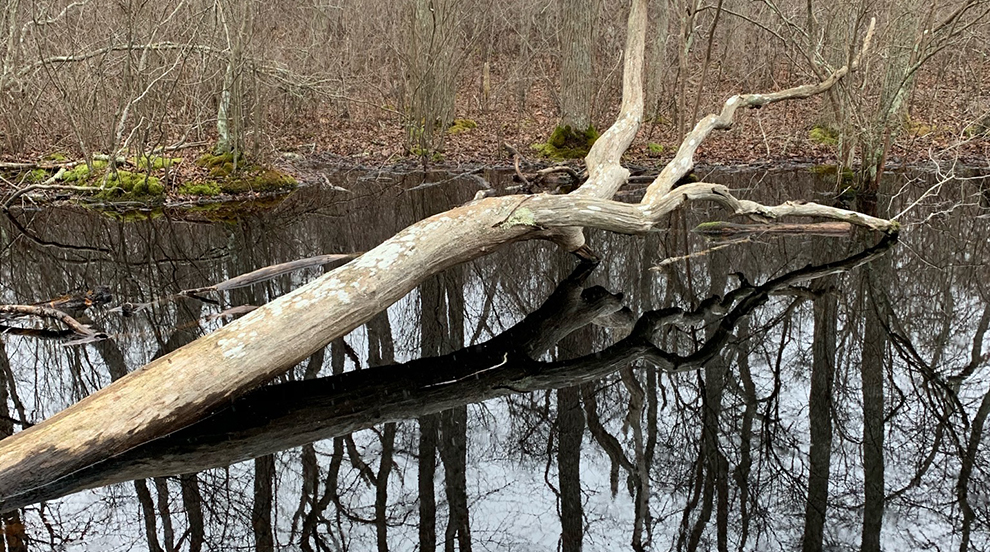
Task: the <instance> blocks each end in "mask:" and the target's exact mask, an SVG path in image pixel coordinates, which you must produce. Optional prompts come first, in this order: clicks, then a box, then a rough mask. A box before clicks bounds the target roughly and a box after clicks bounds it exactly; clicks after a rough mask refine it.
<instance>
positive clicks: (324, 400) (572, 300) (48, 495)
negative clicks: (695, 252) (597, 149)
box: [0, 239, 893, 511]
mask: <svg viewBox="0 0 990 552" xmlns="http://www.w3.org/2000/svg"><path fill="white" fill-rule="evenodd" d="M892 241H893V240H891V239H886V240H884V241H883V242H881V243H880V244H879V245H877V246H875V247H873V248H871V249H870V250H868V251H865V252H863V253H860V254H858V255H855V256H853V257H850V258H848V259H845V260H843V261H840V262H836V263H829V264H826V265H819V266H814V267H807V268H804V269H800V270H796V271H793V272H791V273H789V274H785V275H784V276H780V277H778V278H775V279H773V280H771V281H770V282H767V283H766V284H763V285H761V286H752V285H749V284H745V283H744V284H742V285H741V286H740V287H739V288H738V289H736V290H733V291H731V292H729V293H728V294H726V296H725V297H724V298H718V297H713V298H710V299H709V300H706V301H704V302H702V304H701V305H700V306H699V307H698V308H697V309H696V310H694V311H692V312H683V311H681V310H680V309H676V308H674V309H664V310H661V311H654V312H649V313H646V314H645V315H643V316H642V317H641V318H640V319H639V321H638V322H637V323H636V326H635V328H634V330H633V332H632V333H631V334H630V335H629V336H628V337H626V338H624V339H622V340H621V341H619V342H618V343H616V344H614V345H612V346H610V347H608V348H606V349H604V350H603V351H600V352H596V353H594V354H591V355H587V356H583V357H580V358H575V359H569V360H563V361H557V362H539V361H536V360H533V359H534V358H538V357H539V356H540V355H541V354H542V353H543V352H544V351H546V350H548V349H549V348H551V347H553V346H554V344H555V343H557V342H558V341H559V340H560V339H562V338H563V337H565V336H566V335H568V334H570V333H571V332H573V331H574V330H576V329H578V328H580V327H582V326H584V325H587V324H589V323H591V322H595V321H597V320H599V319H603V318H614V317H615V316H616V315H617V314H619V313H622V312H624V313H625V314H626V315H627V316H628V315H631V313H629V312H628V310H626V309H622V308H621V305H620V298H621V295H613V294H610V293H608V292H606V291H605V290H604V289H602V288H600V287H594V288H590V289H582V285H581V283H582V282H583V281H584V280H585V278H586V276H587V274H588V272H589V267H588V266H587V265H582V266H581V267H579V268H578V270H577V271H575V273H574V274H572V275H571V277H569V278H568V279H567V280H565V281H564V282H562V283H561V285H560V286H558V288H557V290H556V291H555V292H554V294H553V295H551V297H550V298H549V299H547V301H546V302H545V303H544V304H543V306H541V307H540V309H538V310H537V311H535V312H534V313H532V314H530V315H529V316H527V317H526V318H525V319H524V320H523V321H522V322H520V323H519V324H517V325H516V326H514V327H512V328H510V329H509V330H508V331H506V332H505V333H503V334H501V335H499V336H497V337H495V338H493V339H492V340H491V341H489V342H487V343H484V344H482V345H478V346H474V347H469V348H466V349H463V350H461V351H457V352H455V353H452V354H449V355H445V356H441V357H437V358H427V359H419V360H415V361H412V362H409V363H406V364H400V365H395V366H387V367H381V368H370V369H365V370H359V371H354V372H348V373H345V374H342V375H339V376H332V377H326V378H321V379H318V380H307V381H296V382H290V383H285V384H280V385H273V386H269V387H263V388H261V389H257V390H255V391H252V392H251V393H249V394H247V395H246V396H244V397H242V398H240V399H237V400H235V401H233V402H232V403H230V404H229V405H227V406H226V407H225V408H223V409H221V410H219V411H218V412H215V413H213V414H212V415H210V416H208V417H206V418H204V419H203V420H200V421H198V422H196V423H194V424H192V425H190V426H188V427H186V428H184V429H182V430H179V431H177V432H175V433H172V434H169V435H167V436H165V437H162V438H159V439H156V440H154V441H151V442H149V443H146V444H144V445H141V446H138V447H136V448H133V449H131V450H128V451H126V452H124V453H122V454H118V455H116V456H113V457H111V458H108V459H105V460H102V461H100V462H97V463H95V464H92V465H89V466H87V467H85V468H83V469H81V470H79V471H77V472H75V473H72V474H70V475H68V476H65V477H62V478H58V479H55V480H54V481H48V482H44V483H41V484H40V485H39V486H37V487H34V488H31V489H28V490H26V491H25V492H23V493H20V494H18V495H16V496H10V497H5V498H4V499H3V501H2V502H0V511H3V510H10V509H13V508H19V507H23V506H26V505H28V504H32V503H35V502H39V501H44V500H51V499H54V498H57V497H60V496H64V495H67V494H70V493H73V492H77V491H81V490H84V489H89V488H94V487H99V486H104V485H109V484H112V483H118V482H122V481H127V480H131V479H141V478H148V477H155V476H166V475H176V474H182V473H192V472H196V471H202V470H204V469H208V468H213V467H220V466H226V465H230V464H232V463H235V462H239V461H243V460H248V459H251V458H256V457H259V456H263V455H265V454H270V453H272V452H275V451H279V450H284V449H288V448H292V447H296V446H300V445H303V444H306V443H310V442H313V441H317V440H320V439H327V438H330V437H335V436H341V435H346V434H349V433H352V432H354V431H358V430H361V429H366V428H368V427H372V426H374V425H377V424H380V423H385V422H390V421H398V420H405V419H413V418H418V417H421V416H424V415H427V414H432V413H436V412H440V411H443V410H447V409H450V408H453V407H456V406H461V405H464V404H467V403H474V402H481V401H485V400H488V399H492V398H496V397H500V396H505V395H509V394H512V393H522V392H529V391H535V390H541V389H554V388H561V387H568V386H572V385H578V384H581V383H585V382H588V381H593V380H596V379H599V378H601V377H604V376H606V375H608V374H610V373H612V372H614V371H616V370H618V369H620V368H622V367H624V366H628V365H629V364H630V363H632V362H635V361H640V360H643V361H647V362H650V363H653V364H655V365H656V366H659V367H661V368H662V369H664V370H666V371H668V372H675V371H685V370H694V369H698V368H701V367H703V366H704V365H705V364H706V363H707V362H708V361H709V360H711V359H712V358H714V357H715V356H716V355H717V354H719V353H720V352H721V351H722V349H723V348H724V347H725V346H726V344H727V343H728V342H729V340H730V338H731V337H732V335H733V332H734V330H735V327H736V325H737V324H738V322H739V321H740V320H741V319H742V318H743V317H745V316H747V315H749V314H750V313H751V312H752V311H753V309H755V308H756V307H757V306H759V305H761V304H763V302H765V301H766V299H767V298H768V297H769V296H770V295H771V294H774V293H777V292H781V291H784V290H785V289H786V288H788V287H790V286H793V285H797V284H800V283H802V282H806V281H808V280H810V279H814V278H819V277H822V276H825V275H827V274H833V273H835V272H840V271H845V270H849V269H851V268H853V267H856V266H859V265H860V264H863V263H865V262H868V261H870V260H872V259H874V258H876V257H877V256H879V255H880V254H882V253H883V252H884V251H886V249H887V248H888V247H889V245H890V244H891V243H892ZM699 321H705V322H706V323H709V324H712V325H713V326H714V327H716V328H717V329H716V331H715V332H714V333H713V334H712V336H711V337H710V338H709V339H708V340H707V341H706V342H705V343H704V344H703V345H702V346H701V347H700V348H698V350H697V351H696V352H694V353H691V354H688V355H679V354H677V353H676V352H668V351H664V350H661V349H659V348H658V347H656V346H655V345H654V343H653V341H652V340H653V336H654V335H656V333H657V332H658V331H659V330H661V329H662V328H664V327H665V326H668V325H670V324H675V323H694V322H699Z"/></svg>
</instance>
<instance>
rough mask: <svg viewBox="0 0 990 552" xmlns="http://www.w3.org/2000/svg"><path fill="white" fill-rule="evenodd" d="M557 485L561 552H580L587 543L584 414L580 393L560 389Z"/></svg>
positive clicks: (578, 389)
mask: <svg viewBox="0 0 990 552" xmlns="http://www.w3.org/2000/svg"><path fill="white" fill-rule="evenodd" d="M557 427H558V431H559V437H558V441H557V442H558V444H557V483H558V485H560V542H561V551H562V552H580V551H581V549H582V546H583V543H584V507H583V504H582V496H581V438H582V436H583V435H584V411H583V410H582V409H581V390H580V388H578V387H565V388H564V389H559V390H557Z"/></svg>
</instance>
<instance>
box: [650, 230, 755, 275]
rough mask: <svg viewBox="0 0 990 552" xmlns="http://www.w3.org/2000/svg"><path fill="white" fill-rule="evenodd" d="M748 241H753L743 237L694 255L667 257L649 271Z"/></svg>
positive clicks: (696, 252)
mask: <svg viewBox="0 0 990 552" xmlns="http://www.w3.org/2000/svg"><path fill="white" fill-rule="evenodd" d="M750 241H753V238H751V237H745V238H742V239H738V240H732V241H729V242H725V243H723V244H720V245H716V246H715V247H709V248H708V249H705V250H703V251H695V252H694V253H689V254H687V255H681V256H679V257H668V258H666V259H664V260H662V261H660V262H659V263H657V264H656V265H654V266H651V267H650V270H654V271H656V270H660V269H661V268H663V267H665V266H667V265H670V264H674V263H678V262H681V261H686V260H688V259H694V258H697V257H704V256H705V255H708V254H710V253H713V252H715V251H718V250H719V249H725V248H726V247H731V246H733V245H738V244H740V243H746V242H750Z"/></svg>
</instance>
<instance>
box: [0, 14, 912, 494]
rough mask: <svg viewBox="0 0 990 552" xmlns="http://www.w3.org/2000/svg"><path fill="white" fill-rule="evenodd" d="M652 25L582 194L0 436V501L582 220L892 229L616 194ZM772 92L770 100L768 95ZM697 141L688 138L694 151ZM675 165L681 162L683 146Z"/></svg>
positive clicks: (474, 227) (127, 444) (194, 346)
mask: <svg viewBox="0 0 990 552" xmlns="http://www.w3.org/2000/svg"><path fill="white" fill-rule="evenodd" d="M646 23H647V14H646V0H633V3H632V9H631V11H630V15H629V25H628V29H629V32H628V36H627V48H626V61H625V73H624V76H623V102H622V110H621V112H620V115H619V119H618V120H617V121H616V123H615V124H614V125H613V126H612V127H611V128H609V129H608V130H607V131H606V132H605V133H604V134H603V135H602V137H601V138H599V140H598V141H597V142H596V143H595V146H594V147H593V148H592V150H591V152H590V153H589V154H588V157H587V158H586V162H587V163H588V174H589V179H588V181H587V182H586V183H585V184H583V185H582V186H581V187H580V188H578V189H577V190H575V191H574V192H572V193H571V194H568V195H561V196H550V195H540V196H505V197H491V198H484V199H479V200H476V201H472V202H470V203H468V204H466V205H463V206H461V207H458V208H455V209H452V210H450V211H447V212H445V213H441V214H438V215H435V216H432V217H430V218H428V219H425V220H423V221H420V222H418V223H416V224H413V225H412V226H410V227H408V228H406V229H404V230H402V231H401V232H399V233H398V234H396V235H395V236H393V237H392V238H391V239H389V240H387V241H385V242H384V243H382V244H381V245H379V246H378V247H376V248H374V249H373V250H371V251H369V252H368V253H365V254H364V255H362V256H361V257H359V258H357V259H355V260H353V261H351V262H349V263H347V264H345V265H344V266H342V267H340V268H338V269H336V270H334V271H332V272H330V273H328V274H326V275H324V276H323V277H321V278H319V279H317V280H315V281H314V282H312V283H310V284H308V285H306V286H303V287H301V288H299V289H297V290H295V291H293V292H291V293H289V294H287V295H285V296H283V297H280V298H278V299H276V300H274V301H272V302H271V303H268V304H267V305H264V306H262V307H260V308H258V309H257V310H255V311H254V312H252V313H250V314H248V315H246V316H244V317H242V318H240V319H238V320H236V321H234V322H232V323H231V324H229V325H227V326H225V327H224V328H222V329H220V330H218V331H216V332H214V333H212V334H210V335H207V336H204V337H202V338H200V339H198V340H196V341H195V342H193V343H191V344H189V345H187V346H185V347H183V348H181V349H179V350H177V351H175V352H173V353H170V354H168V355H165V356H163V357H161V358H158V359H156V360H154V361H153V362H151V363H149V364H148V365H146V366H145V367H143V368H142V369H140V370H138V371H136V372H133V373H131V374H128V375H127V376H125V377H123V378H121V379H119V380H117V381H116V382H114V383H113V384H111V385H110V386H108V387H106V388H104V389H102V390H100V391H98V392H96V393H94V394H93V395H91V396H89V397H87V398H85V399H83V400H82V401H80V402H79V403H77V404H75V405H73V406H71V407H69V408H67V409H66V410H64V411H62V412H60V413H58V414H56V415H55V416H53V417H51V418H50V419H48V420H46V421H44V422H42V423H40V424H38V425H36V426H34V427H32V428H30V429H27V430H25V431H22V432H20V433H17V434H15V435H13V436H11V437H8V438H6V439H4V440H3V441H0V499H4V498H9V497H12V496H16V495H19V494H22V493H26V492H29V491H30V490H31V489H32V488H34V487H37V486H40V485H42V484H44V483H45V482H47V481H52V480H54V479H58V478H61V477H64V476H66V475H68V474H71V473H73V472H75V471H76V470H78V469H81V468H83V467H85V466H88V465H90V464H93V463H95V462H98V461H100V460H102V459H104V458H107V457H109V456H113V455H117V454H120V453H122V452H124V451H126V450H129V449H131V448H133V447H135V446H138V445H140V444H142V443H145V442H148V441H151V440H153V439H155V438H158V437H160V436H162V435H166V434H169V433H172V432H174V431H176V430H178V429H180V428H182V427H185V426H187V425H189V424H191V423H193V422H195V421H196V420H198V419H200V418H201V417H203V416H204V415H205V414H206V413H208V412H210V411H212V410H214V409H216V408H217V406H218V405H220V404H223V403H226V402H228V401H230V400H232V399H234V398H236V397H238V396H241V395H243V394H244V393H245V392H247V391H249V390H251V389H253V388H255V387H257V386H259V385H261V384H262V383H265V382H267V381H269V380H271V379H272V378H273V377H275V376H276V375H278V374H281V373H283V372H285V371H286V370H288V369H290V368H292V367H293V366H295V365H296V364H297V363H298V362H300V361H302V360H303V359H305V358H306V357H308V356H309V355H310V354H312V353H313V352H314V351H316V350H318V349H320V348H321V347H324V346H325V345H326V344H327V343H329V342H330V341H332V340H334V339H336V338H339V337H342V336H343V335H345V334H347V333H348V332H350V331H351V330H352V329H354V328H356V327H358V326H359V325H361V324H363V323H365V322H367V321H368V320H370V319H371V318H372V317H373V316H375V315H376V314H377V313H379V312H381V311H382V310H383V309H385V308H387V307H388V306H389V305H391V304H392V303H394V302H395V301H397V300H399V299H400V298H401V297H403V296H404V295H405V294H407V293H408V292H410V291H411V290H412V289H414V288H415V287H416V286H417V285H418V284H419V283H420V282H422V281H423V280H424V279H425V278H427V277H429V276H431V275H433V274H436V273H437V272H439V271H442V270H444V269H446V268H448V267H451V266H454V265H456V264H459V263H462V262H464V261H468V260H471V259H474V258H477V257H480V256H483V255H486V254H488V253H489V252H491V251H492V250H494V249H496V248H499V247H502V246H505V245H507V244H511V243H514V242H518V241H522V240H531V239H547V240H551V241H553V242H554V243H557V244H559V245H560V246H561V247H563V248H564V249H565V250H567V251H572V252H586V251H587V250H586V248H585V246H584V243H585V242H584V234H583V231H582V227H584V226H589V227H595V228H601V229H605V230H611V231H615V232H623V233H630V234H641V233H645V232H650V231H651V230H653V228H654V227H655V225H658V224H660V223H662V221H663V219H664V217H665V215H667V214H669V213H670V212H671V211H672V210H674V209H676V208H678V207H680V206H681V205H683V204H684V203H686V202H687V201H697V200H704V201H715V202H718V203H720V204H722V205H724V206H726V207H727V208H728V209H729V211H730V213H733V214H737V215H744V216H749V217H751V218H756V219H758V220H773V219H776V218H778V217H781V216H816V217H826V218H830V219H833V220H845V221H848V222H851V223H853V224H857V225H860V226H866V227H868V228H873V229H876V230H881V231H885V232H890V233H896V231H897V229H898V225H897V223H895V222H891V221H885V220H882V219H877V218H873V217H868V216H865V215H860V214H858V213H853V212H850V211H845V210H841V209H833V208H829V207H824V206H820V205H815V204H795V203H789V204H784V205H780V206H776V207H769V206H764V205H760V204H758V203H755V202H752V201H746V200H739V199H737V198H735V197H733V196H732V195H731V194H730V193H729V190H728V188H726V187H725V186H721V185H717V184H708V183H697V184H690V185H687V186H682V187H679V188H676V189H670V190H666V191H665V192H664V193H658V192H659V190H658V188H657V187H655V186H651V190H650V192H648V193H647V194H646V196H645V197H644V199H643V201H642V202H641V203H639V204H635V205H629V204H624V203H619V202H615V201H612V200H611V199H610V198H611V197H613V196H614V195H615V193H616V191H617V190H618V189H619V187H621V186H622V184H624V183H625V182H626V180H627V178H628V176H629V171H628V170H627V169H626V168H624V167H622V166H621V164H620V162H619V161H620V158H621V155H622V152H623V151H625V149H626V148H627V147H628V145H629V143H630V142H631V141H632V139H633V137H634V136H635V134H636V131H637V130H638V128H639V124H640V121H641V120H642V115H643V91H642V70H643V67H642V66H643V47H644V46H643V45H644V42H645V34H646ZM843 74H844V73H843ZM841 76H842V75H841V74H839V73H837V74H836V75H833V78H831V80H830V81H826V83H823V84H821V85H817V86H816V87H814V90H816V91H820V90H824V89H826V88H827V86H826V85H829V86H830V85H831V84H834V81H835V80H837V79H838V78H841ZM794 90H798V89H792V91H789V92H788V93H787V94H785V95H784V96H787V97H801V94H805V93H806V91H800V90H798V91H796V92H795V91H794ZM777 96H779V94H778V95H777ZM777 96H775V95H769V96H766V97H765V96H761V97H760V98H762V99H760V100H759V101H762V102H764V103H767V100H766V98H767V97H774V98H777ZM751 99H752V97H751ZM777 99H787V98H785V97H779V98H777ZM752 101H753V102H755V101H757V100H755V99H753V100H752ZM773 101H777V100H776V99H775V100H773ZM740 103H743V100H735V103H734V104H733V105H735V104H740ZM751 103H752V102H751ZM732 109H734V107H733V108H732ZM694 147H695V145H692V146H690V151H691V152H692V155H693V150H694ZM677 159H678V160H683V159H685V157H684V156H683V155H681V153H678V158H677Z"/></svg>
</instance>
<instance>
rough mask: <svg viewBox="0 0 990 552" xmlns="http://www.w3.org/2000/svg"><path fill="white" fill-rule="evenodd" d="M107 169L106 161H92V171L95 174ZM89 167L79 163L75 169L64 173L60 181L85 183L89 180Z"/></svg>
mask: <svg viewBox="0 0 990 552" xmlns="http://www.w3.org/2000/svg"><path fill="white" fill-rule="evenodd" d="M105 168H107V162H106V161H99V160H94V161H93V162H92V170H93V171H95V173H96V174H99V173H100V172H101V171H102V170H103V169H105ZM90 176H91V175H90V165H87V164H86V163H80V164H78V165H76V166H75V167H72V168H71V169H69V170H67V171H65V174H63V175H62V180H63V181H64V182H80V183H81V182H86V181H87V180H89V178H90Z"/></svg>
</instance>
